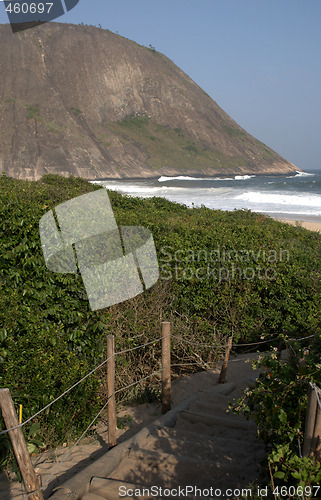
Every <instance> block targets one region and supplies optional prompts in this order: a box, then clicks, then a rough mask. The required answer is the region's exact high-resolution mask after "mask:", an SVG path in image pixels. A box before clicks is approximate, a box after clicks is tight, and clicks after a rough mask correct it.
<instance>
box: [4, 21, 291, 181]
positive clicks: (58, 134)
mask: <svg viewBox="0 0 321 500" xmlns="http://www.w3.org/2000/svg"><path fill="white" fill-rule="evenodd" d="M0 43H1V52H0V68H1V72H0V113H1V115H0V116H1V118H0V169H1V170H2V171H4V172H5V173H7V174H8V175H10V176H13V177H18V178H21V179H38V178H40V177H41V176H42V175H43V174H44V173H59V174H61V175H69V174H73V175H77V176H81V177H84V178H89V179H98V178H108V177H114V178H126V177H127V178H129V177H156V176H159V175H179V174H188V175H198V176H200V175H204V176H205V175H227V174H229V175H230V174H240V173H242V174H245V173H248V174H250V173H256V174H285V173H291V172H294V171H295V170H297V167H296V166H295V165H293V164H291V163H289V162H288V161H286V160H285V159H284V158H282V157H281V156H279V155H278V154H277V153H275V152H274V151H272V150H271V149H270V148H268V147H267V146H266V145H264V144H263V143H261V142H260V141H258V140H257V139H255V138H254V137H252V136H251V135H249V134H248V133H247V132H246V131H245V130H243V129H242V128H241V127H240V126H239V125H238V124H237V123H235V122H234V121H233V120H232V119H231V118H230V117H229V116H228V115H227V114H226V113H225V112H224V111H223V110H222V109H221V108H220V107H219V106H218V105H217V104H216V102H215V101H213V100H212V99H211V97H209V96H208V95H207V94H206V93H205V92H204V91H203V90H202V89H201V88H200V87H199V86H198V85H197V84H196V83H195V82H193V81H192V80H191V79H190V78H189V77H188V76H187V75H186V74H185V73H184V72H183V71H181V70H180V69H179V68H178V67H177V66H176V65H175V64H174V63H173V62H172V61H171V60H169V59H168V58H167V57H165V56H164V55H163V54H160V53H159V52H157V51H156V50H155V49H154V48H153V47H149V48H147V47H143V46H140V45H138V44H137V43H135V42H132V41H130V40H127V39H125V38H123V37H121V36H119V35H116V34H114V33H111V32H110V31H108V30H103V29H100V28H95V27H90V26H82V25H80V26H74V25H70V24H61V23H47V24H44V25H40V26H38V27H36V28H33V29H30V30H26V31H22V32H20V33H12V31H11V28H10V26H9V25H1V26H0Z"/></svg>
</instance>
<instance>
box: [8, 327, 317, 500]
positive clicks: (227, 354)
mask: <svg viewBox="0 0 321 500" xmlns="http://www.w3.org/2000/svg"><path fill="white" fill-rule="evenodd" d="M163 326H167V327H168V329H167V330H166V328H165V329H163V331H162V333H163V335H162V336H161V337H158V338H156V339H153V340H150V341H148V342H145V343H143V344H141V345H138V346H134V347H131V348H128V349H123V350H120V351H117V352H114V348H113V351H112V355H109V354H110V351H109V352H108V357H107V359H105V360H104V361H102V362H101V363H100V364H99V365H98V366H96V367H95V368H94V369H92V370H91V371H90V372H88V373H87V374H86V375H85V376H83V377H82V378H81V379H80V380H78V381H77V382H76V383H75V384H73V385H72V386H70V387H69V388H68V389H66V390H65V391H64V392H62V394H60V395H59V396H58V397H56V398H55V399H54V400H53V401H51V402H50V403H48V404H47V405H46V406H44V407H43V408H42V409H41V410H39V411H37V412H36V413H35V414H34V415H32V416H31V417H29V418H28V419H26V420H25V421H24V422H22V423H19V424H17V425H11V426H8V424H7V429H5V430H3V431H1V432H0V436H1V435H4V434H7V433H9V432H11V431H14V430H16V429H18V428H22V427H23V426H25V425H26V424H27V423H29V422H30V421H31V420H33V419H34V418H36V417H37V416H38V415H40V414H41V413H42V412H43V411H45V410H47V409H48V408H49V407H51V406H52V405H53V404H54V403H56V402H57V401H59V400H60V399H61V398H62V397H63V396H65V395H66V394H67V393H69V392H70V391H71V390H72V389H74V388H75V387H77V386H78V385H79V384H81V383H82V382H83V381H85V380H86V379H87V378H88V377H89V376H91V375H92V374H94V373H95V372H96V371H97V370H98V369H100V368H102V367H103V366H104V365H105V364H107V371H108V370H109V368H108V366H109V365H108V362H109V361H110V360H111V359H112V358H114V357H115V356H118V355H122V354H125V353H129V352H133V351H135V350H138V349H143V348H144V347H147V346H149V345H151V344H155V343H156V342H159V341H162V367H161V368H160V369H158V370H156V371H153V372H152V373H150V374H148V375H147V376H145V377H142V378H140V379H139V380H136V381H135V382H132V383H130V384H128V385H126V386H124V387H121V388H119V389H117V390H114V389H113V391H114V392H113V394H112V395H111V396H110V397H108V399H107V401H106V402H105V404H104V405H103V407H102V408H101V409H100V410H99V412H98V413H97V414H96V416H95V418H94V419H93V420H92V421H91V422H90V424H89V425H88V427H87V428H86V429H85V430H84V432H83V433H82V434H81V436H80V437H79V438H78V439H77V441H76V443H75V444H74V445H73V446H72V447H71V449H70V450H69V451H68V452H67V453H66V454H65V455H64V456H63V458H62V459H61V460H59V461H58V463H57V465H56V467H55V468H54V469H53V471H52V473H51V475H50V476H49V478H47V480H46V482H45V484H44V485H43V486H41V487H37V489H33V491H32V492H30V489H29V494H28V495H27V496H28V498H29V497H32V500H33V499H34V498H35V499H36V498H38V497H37V496H34V497H33V495H34V494H35V493H36V492H39V491H43V490H44V489H45V488H46V486H47V485H48V483H49V482H50V480H51V478H52V477H53V476H54V475H55V473H56V471H57V470H58V469H59V468H60V467H61V465H62V464H63V463H64V462H65V461H66V460H67V458H68V457H69V456H70V455H71V454H72V452H73V450H74V449H75V448H76V447H77V446H78V445H79V443H80V441H81V440H82V439H83V438H84V437H85V435H86V434H87V433H88V431H89V430H90V429H91V428H92V426H93V425H94V423H95V422H96V421H97V419H98V418H99V416H100V415H101V414H102V412H103V411H104V410H105V409H106V408H107V407H108V404H109V403H110V401H111V399H112V398H115V395H116V394H118V393H120V392H122V391H126V390H128V389H130V388H131V387H133V386H136V385H138V384H140V383H142V382H144V381H145V380H147V379H149V378H151V377H153V376H155V375H157V374H159V373H162V384H163V391H164V373H165V371H166V373H167V375H166V376H167V378H168V373H169V378H170V368H171V367H180V366H192V365H194V366H195V365H197V366H202V367H203V368H204V367H205V368H207V369H211V368H210V365H215V364H216V363H217V361H208V362H207V361H204V360H203V359H202V358H201V357H200V356H198V357H199V359H200V360H199V361H198V362H188V363H171V361H170V345H169V344H168V342H167V340H168V337H171V338H172V339H175V340H178V341H180V342H185V343H187V344H191V345H194V346H196V347H197V346H199V347H205V348H213V347H215V344H214V343H213V344H206V343H197V342H193V341H191V340H188V339H184V338H182V337H181V336H178V335H171V334H170V326H169V323H163ZM166 331H168V332H169V333H168V334H166V335H164V332H166ZM143 335H144V334H141V335H138V336H136V337H133V338H128V339H126V340H134V339H136V338H138V337H141V336H143ZM316 335H318V334H313V335H310V336H308V337H302V338H300V339H285V341H286V340H289V341H301V340H306V339H309V338H312V337H315V336H316ZM110 337H112V336H110ZM165 339H167V340H166V341H165ZM275 340H278V338H273V339H267V340H264V341H260V342H253V343H249V344H232V337H230V338H229V341H228V344H227V345H224V344H221V345H220V346H218V347H217V349H216V354H217V353H218V352H219V351H220V350H221V349H226V351H225V360H224V363H223V367H224V370H225V371H226V368H227V361H228V357H229V352H230V349H231V347H246V346H255V345H261V344H265V343H269V342H274V341H275ZM165 345H167V356H169V361H168V362H167V364H166V368H165V367H164V366H165V365H164V357H163V356H164V352H163V350H164V346H165ZM291 347H292V346H291V344H290V348H291ZM168 370H169V372H168ZM222 371H223V370H222ZM224 376H225V374H224ZM221 378H222V372H221V376H220V379H219V382H222V381H224V380H221ZM167 383H168V380H167ZM169 384H170V382H169ZM313 389H314V392H315V397H316V400H317V404H318V407H319V410H321V402H320V398H319V394H318V391H317V389H316V386H315V384H314V385H313ZM3 391H7V390H2V392H3ZM8 392H9V391H8ZM109 394H110V393H109ZM169 394H170V393H169ZM11 401H12V400H11ZM169 401H170V400H169ZM113 404H114V403H113ZM167 404H168V403H167ZM169 404H170V403H169ZM12 406H13V403H12ZM2 408H3V407H2ZM13 408H14V406H13ZM108 408H110V409H111V405H110V406H109V407H108ZM108 411H109V410H108ZM114 411H115V410H114ZM166 411H168V410H166ZM16 422H17V420H16V421H15V422H12V423H13V424H15V423H16ZM108 422H109V421H108ZM6 423H7V422H6ZM114 425H115V428H116V424H114ZM20 432H21V431H20ZM108 432H109V425H108ZM10 437H11V436H10ZM109 442H110V441H109ZM29 459H30V457H29ZM39 498H42V497H39Z"/></svg>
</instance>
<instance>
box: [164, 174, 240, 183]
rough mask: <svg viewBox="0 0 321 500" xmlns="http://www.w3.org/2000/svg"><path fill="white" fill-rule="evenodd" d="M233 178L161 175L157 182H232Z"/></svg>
mask: <svg viewBox="0 0 321 500" xmlns="http://www.w3.org/2000/svg"><path fill="white" fill-rule="evenodd" d="M233 179H234V178H233V177H189V176H188V175H178V176H176V177H167V176H166V175H161V177H159V179H157V180H158V182H169V181H232V180H233Z"/></svg>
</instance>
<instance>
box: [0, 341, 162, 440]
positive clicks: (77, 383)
mask: <svg viewBox="0 0 321 500" xmlns="http://www.w3.org/2000/svg"><path fill="white" fill-rule="evenodd" d="M163 338H164V337H160V338H158V339H155V340H152V341H150V342H146V343H145V344H142V345H140V346H136V347H132V348H130V349H125V350H123V351H119V352H115V354H114V355H115V356H116V355H120V354H124V353H127V352H131V351H135V350H136V349H140V348H142V347H146V346H148V345H150V344H154V343H155V342H159V341H160V340H162V339H163ZM110 358H111V356H110V357H109V358H107V359H105V360H104V361H103V362H102V363H100V364H99V365H98V366H96V368H94V369H93V370H91V371H90V372H89V373H87V375H85V376H84V377H82V378H81V379H80V380H78V382H76V383H75V384H73V385H72V386H71V387H69V388H68V389H66V390H65V391H64V392H63V393H62V394H60V395H59V396H58V397H56V398H55V399H54V400H53V401H51V402H50V403H48V404H47V405H46V406H44V407H43V408H42V409H41V410H39V411H37V413H35V414H34V415H32V416H31V417H29V418H28V419H27V420H25V421H24V422H22V423H20V424H19V425H16V426H14V427H11V428H10V429H5V430H4V431H1V432H0V436H1V435H3V434H6V433H8V432H9V431H13V430H14V429H18V428H19V427H24V426H25V425H26V424H28V423H29V422H30V421H31V420H33V419H34V418H36V417H37V416H38V415H40V414H41V413H42V412H44V411H45V410H47V409H48V408H50V406H52V405H53V404H54V403H56V402H57V401H59V399H61V398H62V397H63V396H65V395H66V394H68V392H70V391H71V390H72V389H74V388H75V387H77V385H79V384H81V382H84V380H86V379H87V378H88V377H89V376H90V375H92V374H93V373H95V372H96V371H97V370H98V369H99V368H101V367H102V366H104V365H105V364H106V363H107V362H108V361H109V359H110Z"/></svg>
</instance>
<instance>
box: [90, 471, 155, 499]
mask: <svg viewBox="0 0 321 500" xmlns="http://www.w3.org/2000/svg"><path fill="white" fill-rule="evenodd" d="M150 486H151V485H149V486H147V485H141V484H133V483H128V482H126V481H122V480H119V479H113V478H103V477H93V478H92V480H91V482H90V490H89V491H90V493H91V492H92V493H93V494H96V495H100V496H98V497H97V500H98V498H104V499H108V500H119V499H120V498H124V499H125V500H127V499H132V498H144V499H145V500H150V499H152V498H153V499H156V500H158V498H160V497H157V496H155V495H154V496H153V494H152V493H153V490H151V494H150V495H148V491H147V490H150V489H151V488H150ZM143 490H145V491H143ZM135 491H136V492H137V493H138V492H142V493H143V495H138V494H137V495H135ZM126 493H128V494H127V495H126ZM83 500H90V499H89V498H88V499H87V498H86V497H84V498H83ZM92 500H95V499H94V498H93V499H92Z"/></svg>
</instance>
